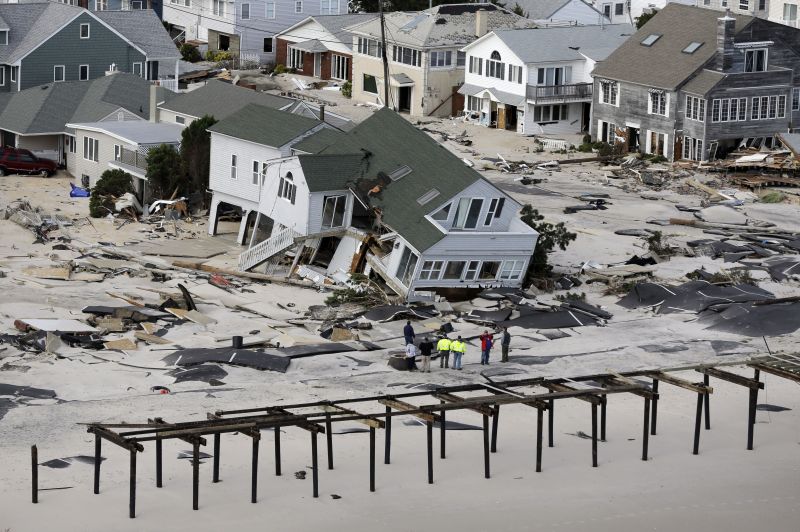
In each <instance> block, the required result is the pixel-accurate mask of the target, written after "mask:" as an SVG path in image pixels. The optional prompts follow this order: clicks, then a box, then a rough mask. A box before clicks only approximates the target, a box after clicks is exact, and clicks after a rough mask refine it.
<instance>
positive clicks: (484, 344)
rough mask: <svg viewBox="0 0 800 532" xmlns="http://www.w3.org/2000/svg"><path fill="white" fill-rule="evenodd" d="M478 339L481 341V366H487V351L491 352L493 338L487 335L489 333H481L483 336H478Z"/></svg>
mask: <svg viewBox="0 0 800 532" xmlns="http://www.w3.org/2000/svg"><path fill="white" fill-rule="evenodd" d="M480 339H481V365H485V366H488V365H489V351H491V350H492V343H493V342H494V336H492V335H491V334H489V331H483V334H482V335H480Z"/></svg>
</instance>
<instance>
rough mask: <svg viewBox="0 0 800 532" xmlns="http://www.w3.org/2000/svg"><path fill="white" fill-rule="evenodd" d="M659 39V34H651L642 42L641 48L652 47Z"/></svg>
mask: <svg viewBox="0 0 800 532" xmlns="http://www.w3.org/2000/svg"><path fill="white" fill-rule="evenodd" d="M660 38H661V34H660V33H651V34H650V35H648V36H647V37H645V38H644V39H643V40H642V46H653V45H654V44H655V43H656V41H657V40H659V39H660Z"/></svg>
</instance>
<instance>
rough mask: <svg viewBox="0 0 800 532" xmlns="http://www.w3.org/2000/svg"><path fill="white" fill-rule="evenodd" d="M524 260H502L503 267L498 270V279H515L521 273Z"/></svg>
mask: <svg viewBox="0 0 800 532" xmlns="http://www.w3.org/2000/svg"><path fill="white" fill-rule="evenodd" d="M524 265H525V261H524V260H506V261H503V269H502V270H500V279H501V280H503V281H516V280H517V279H519V278H520V276H521V275H522V267H523V266H524Z"/></svg>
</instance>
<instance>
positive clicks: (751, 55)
mask: <svg viewBox="0 0 800 532" xmlns="http://www.w3.org/2000/svg"><path fill="white" fill-rule="evenodd" d="M766 69H767V49H766V48H757V49H755V50H745V52H744V71H745V72H764V71H765V70H766Z"/></svg>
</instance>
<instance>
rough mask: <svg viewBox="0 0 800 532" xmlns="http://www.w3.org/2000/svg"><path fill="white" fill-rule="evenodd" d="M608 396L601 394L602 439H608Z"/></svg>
mask: <svg viewBox="0 0 800 532" xmlns="http://www.w3.org/2000/svg"><path fill="white" fill-rule="evenodd" d="M607 403H608V396H606V395H601V396H600V441H606V404H607Z"/></svg>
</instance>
